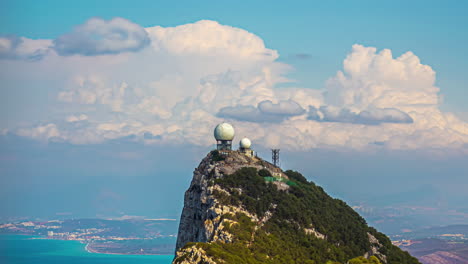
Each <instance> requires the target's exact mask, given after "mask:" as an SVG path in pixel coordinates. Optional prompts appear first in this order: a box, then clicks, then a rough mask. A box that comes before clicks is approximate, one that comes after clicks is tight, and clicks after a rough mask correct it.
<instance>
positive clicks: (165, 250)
mask: <svg viewBox="0 0 468 264" xmlns="http://www.w3.org/2000/svg"><path fill="white" fill-rule="evenodd" d="M175 230H177V222H176V221H175V219H125V220H111V219H70V220H49V221H19V222H11V223H3V224H0V234H17V235H28V236H31V239H56V240H74V241H79V242H81V243H83V244H86V246H85V248H86V250H87V251H89V252H92V253H108V254H170V253H172V251H173V248H174V244H175V239H176V234H175Z"/></svg>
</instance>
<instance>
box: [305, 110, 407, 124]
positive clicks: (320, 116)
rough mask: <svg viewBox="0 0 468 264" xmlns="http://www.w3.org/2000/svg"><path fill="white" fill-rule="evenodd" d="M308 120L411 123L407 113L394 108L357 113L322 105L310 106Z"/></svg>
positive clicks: (354, 122)
mask: <svg viewBox="0 0 468 264" xmlns="http://www.w3.org/2000/svg"><path fill="white" fill-rule="evenodd" d="M308 119H309V120H315V121H320V122H342V123H353V124H364V125H379V124H381V123H407V124H408V123H413V119H412V118H411V117H410V116H409V115H408V114H407V113H404V112H402V111H400V110H398V109H395V108H383V109H381V108H374V109H370V110H364V111H361V112H359V113H356V112H351V111H350V110H349V109H345V108H341V109H339V108H336V107H333V106H322V107H320V108H319V109H317V108H315V107H314V106H311V107H310V109H309V115H308Z"/></svg>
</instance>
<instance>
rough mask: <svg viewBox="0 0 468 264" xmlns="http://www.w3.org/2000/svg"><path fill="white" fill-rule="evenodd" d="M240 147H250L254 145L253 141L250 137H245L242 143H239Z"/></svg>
mask: <svg viewBox="0 0 468 264" xmlns="http://www.w3.org/2000/svg"><path fill="white" fill-rule="evenodd" d="M239 145H240V147H241V148H243V149H249V148H250V146H252V142H251V141H250V139H248V138H243V139H242V140H241V141H240V143H239Z"/></svg>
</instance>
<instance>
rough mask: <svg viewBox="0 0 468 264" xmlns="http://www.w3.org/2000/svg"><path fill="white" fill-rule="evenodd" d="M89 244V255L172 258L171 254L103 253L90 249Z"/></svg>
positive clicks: (87, 249)
mask: <svg viewBox="0 0 468 264" xmlns="http://www.w3.org/2000/svg"><path fill="white" fill-rule="evenodd" d="M89 244H91V242H88V243H86V246H85V250H86V251H87V252H88V253H92V254H108V255H126V256H172V255H171V254H129V253H113V252H101V251H98V250H96V249H92V248H90V246H89Z"/></svg>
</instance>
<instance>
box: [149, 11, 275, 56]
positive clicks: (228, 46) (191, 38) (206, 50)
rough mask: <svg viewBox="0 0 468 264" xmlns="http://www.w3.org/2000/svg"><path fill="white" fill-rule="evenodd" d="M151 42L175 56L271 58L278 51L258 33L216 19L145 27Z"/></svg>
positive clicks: (158, 48) (155, 46)
mask: <svg viewBox="0 0 468 264" xmlns="http://www.w3.org/2000/svg"><path fill="white" fill-rule="evenodd" d="M147 31H148V32H149V35H150V37H151V39H152V45H153V47H154V48H155V49H157V50H164V51H167V52H169V53H173V54H179V55H193V54H196V55H200V54H204V55H208V56H219V55H223V56H225V55H230V56H236V57H241V58H243V59H249V60H250V59H266V60H275V59H276V58H278V52H277V51H276V50H271V49H267V48H265V44H264V43H263V40H262V39H261V38H259V37H258V36H256V35H254V34H252V33H250V32H248V31H246V30H243V29H240V28H235V27H231V26H226V25H221V24H219V23H218V22H216V21H210V20H201V21H198V22H196V23H193V24H186V25H182V26H177V27H169V28H164V27H160V26H155V27H151V28H147Z"/></svg>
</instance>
